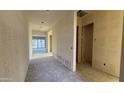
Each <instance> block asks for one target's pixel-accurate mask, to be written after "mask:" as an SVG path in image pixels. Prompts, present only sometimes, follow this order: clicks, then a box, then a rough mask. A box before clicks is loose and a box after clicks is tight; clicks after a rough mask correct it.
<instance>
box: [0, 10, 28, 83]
mask: <svg viewBox="0 0 124 93" xmlns="http://www.w3.org/2000/svg"><path fill="white" fill-rule="evenodd" d="M28 55H29V52H28V25H27V20H26V17H25V14H24V13H23V12H22V11H0V81H24V80H25V76H26V72H27V69H28V61H29V56H28Z"/></svg>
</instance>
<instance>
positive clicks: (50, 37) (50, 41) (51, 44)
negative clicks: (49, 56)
mask: <svg viewBox="0 0 124 93" xmlns="http://www.w3.org/2000/svg"><path fill="white" fill-rule="evenodd" d="M50 52H52V35H50Z"/></svg>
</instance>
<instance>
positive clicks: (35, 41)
mask: <svg viewBox="0 0 124 93" xmlns="http://www.w3.org/2000/svg"><path fill="white" fill-rule="evenodd" d="M32 48H33V49H40V48H46V39H45V37H34V36H33V38H32Z"/></svg>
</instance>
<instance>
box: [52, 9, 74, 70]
mask: <svg viewBox="0 0 124 93" xmlns="http://www.w3.org/2000/svg"><path fill="white" fill-rule="evenodd" d="M75 27H76V26H75ZM52 30H53V43H54V44H53V47H54V48H53V49H54V50H53V54H54V56H55V57H56V58H57V59H58V60H59V61H60V62H62V63H63V64H64V65H65V66H67V67H68V68H69V69H71V70H73V71H74V67H73V62H74V59H73V52H74V51H73V49H74V46H73V38H74V36H73V35H74V33H73V32H74V11H68V12H67V13H66V14H65V16H64V17H62V18H61V19H60V20H59V21H58V22H57V23H56V24H55V25H54V27H53V29H52ZM75 30H76V29H75Z"/></svg>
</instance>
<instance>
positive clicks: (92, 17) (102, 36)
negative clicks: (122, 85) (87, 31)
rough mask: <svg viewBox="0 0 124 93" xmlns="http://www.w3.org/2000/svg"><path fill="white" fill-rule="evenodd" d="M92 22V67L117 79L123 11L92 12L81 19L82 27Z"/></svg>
mask: <svg viewBox="0 0 124 93" xmlns="http://www.w3.org/2000/svg"><path fill="white" fill-rule="evenodd" d="M92 22H93V23H94V34H93V38H94V41H93V59H92V60H93V67H94V68H97V69H100V70H102V71H105V72H107V73H110V74H112V75H115V76H118V77H119V74H120V57H121V43H122V23H123V11H92V13H91V14H88V15H86V16H84V17H83V18H82V25H86V24H89V23H92ZM95 39H96V40H95ZM104 64H106V65H105V66H104Z"/></svg>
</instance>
